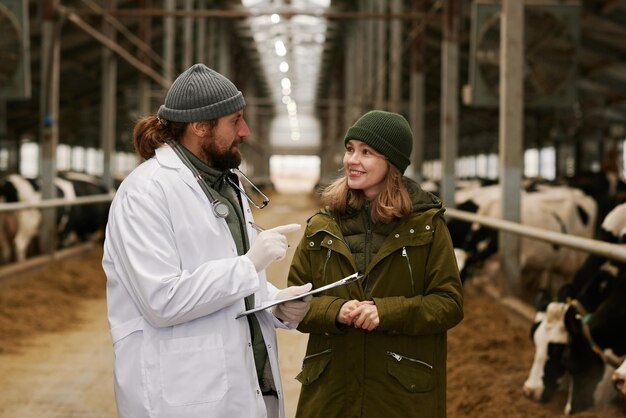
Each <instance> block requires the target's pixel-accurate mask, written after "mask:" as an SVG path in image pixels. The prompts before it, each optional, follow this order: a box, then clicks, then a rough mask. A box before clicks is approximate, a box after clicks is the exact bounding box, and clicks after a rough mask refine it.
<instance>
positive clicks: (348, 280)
mask: <svg viewBox="0 0 626 418" xmlns="http://www.w3.org/2000/svg"><path fill="white" fill-rule="evenodd" d="M361 277H363V275H362V274H361V275H360V274H359V273H358V272H357V273H354V274H351V275H349V276H346V277H344V278H343V279H339V280H337V281H336V282H332V283H330V284H327V285H326V286H322V287H318V288H317V289H313V290H310V291H308V292H306V293H302V294H300V295H297V296H292V297H290V298H287V299H280V300H271V301H267V302H265V303H263V304H261V305H260V306H257V307H256V308H253V309H248V310H247V311H243V312H240V313H239V314H237V316H236V317H235V319H238V318H241V317H242V316H246V315H250V314H251V313H255V312H258V311H263V310H265V309H267V308H270V307H272V306H274V305H278V304H281V303H284V302H289V301H290V300H297V299H302V298H303V297H305V296H309V295H315V294H316V293H320V292H323V291H325V290H328V289H332V288H334V287H338V286H343V285H345V284H348V283H352V282H354V281H357V280H359V279H360V278H361Z"/></svg>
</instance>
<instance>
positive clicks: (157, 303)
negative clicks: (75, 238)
mask: <svg viewBox="0 0 626 418" xmlns="http://www.w3.org/2000/svg"><path fill="white" fill-rule="evenodd" d="M242 202H243V212H244V215H245V217H246V225H247V226H248V236H249V237H250V240H251V241H253V240H254V238H255V237H256V232H255V231H254V230H252V229H251V228H250V227H249V224H248V222H247V221H249V220H252V214H251V212H250V208H249V206H248V203H247V201H246V200H245V199H242ZM102 264H103V267H104V271H105V273H106V276H107V305H108V317H109V325H110V327H111V337H112V341H113V351H114V355H115V361H114V385H115V398H116V402H117V408H118V414H119V416H120V417H128V418H143V417H150V418H161V417H184V418H194V417H202V418H207V417H220V418H225V417H246V418H256V417H266V409H265V404H264V401H263V396H262V394H261V392H260V389H259V384H258V381H257V376H256V370H255V365H254V356H253V352H252V346H251V337H250V329H249V326H248V320H247V319H246V318H245V317H243V318H240V319H235V316H236V315H237V313H239V312H241V311H243V310H244V297H245V296H248V295H250V294H251V293H255V301H256V304H257V305H258V304H259V303H260V302H262V301H264V300H268V299H271V298H273V297H274V296H275V294H276V292H277V291H278V289H276V287H274V286H273V285H272V284H270V283H268V282H267V281H266V277H265V273H264V272H262V273H258V274H257V272H256V270H255V268H254V265H253V264H252V262H251V261H250V260H249V259H248V258H247V257H245V256H237V249H236V245H235V242H234V241H233V239H232V236H231V234H230V231H229V229H228V226H227V224H226V221H225V220H224V219H222V218H216V217H215V216H214V214H213V212H212V211H211V209H210V205H209V201H208V199H207V197H206V196H205V194H204V193H203V191H202V189H201V188H200V186H199V184H198V182H197V181H196V180H195V178H194V177H193V175H192V173H191V171H190V170H189V169H188V168H187V167H186V166H184V165H183V163H182V162H181V161H180V159H179V158H178V156H177V155H176V154H175V153H174V151H173V150H172V149H171V148H169V147H167V146H164V147H161V148H159V149H157V151H156V157H154V158H151V159H150V160H148V161H146V162H144V163H143V164H141V165H140V166H139V167H138V168H137V169H135V170H134V171H133V172H132V173H131V174H130V175H129V176H128V177H127V178H126V179H125V180H124V182H123V183H122V185H121V186H120V188H119V190H118V192H117V194H116V196H115V199H114V200H113V203H112V205H111V210H110V214H109V222H108V225H107V230H106V238H105V242H104V258H103V263H102ZM257 317H258V319H259V323H260V325H261V329H262V332H263V337H264V338H265V343H266V346H267V352H268V358H269V362H270V364H271V367H272V372H273V376H274V382H275V384H276V389H277V391H278V394H279V411H280V414H279V416H280V418H283V417H284V407H283V391H282V386H281V381H280V375H279V372H278V358H277V352H276V334H275V330H274V328H275V327H284V325H282V323H281V322H280V321H278V320H277V319H276V318H275V317H274V316H273V315H272V314H271V313H270V312H268V311H262V312H260V313H258V314H257Z"/></svg>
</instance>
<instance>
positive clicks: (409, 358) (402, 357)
mask: <svg viewBox="0 0 626 418" xmlns="http://www.w3.org/2000/svg"><path fill="white" fill-rule="evenodd" d="M320 354H321V353H320ZM387 354H389V355H390V356H391V357H393V358H394V359H395V360H396V361H398V362H400V361H402V360H408V361H411V362H413V363H418V364H421V365H423V366H426V367H428V368H429V369H432V368H433V366H431V365H430V364H428V363H426V362H424V361H421V360H416V359H414V358H411V357H406V356H403V355H402V354H398V353H394V352H393V351H387Z"/></svg>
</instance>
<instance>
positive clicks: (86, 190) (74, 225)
mask: <svg viewBox="0 0 626 418" xmlns="http://www.w3.org/2000/svg"><path fill="white" fill-rule="evenodd" d="M59 179H60V180H62V181H65V182H67V183H68V184H69V185H71V189H69V193H67V194H64V195H63V196H64V197H65V198H66V199H67V200H68V201H71V200H72V199H74V198H76V197H81V196H94V195H100V194H108V193H110V192H112V191H110V190H108V189H107V188H106V187H105V186H104V185H103V184H102V182H101V181H100V180H99V179H98V178H96V177H94V176H90V175H86V174H82V173H75V172H64V173H59ZM66 188H69V187H66ZM72 189H73V190H72ZM110 205H111V204H110V202H101V203H90V204H85V205H72V206H70V207H69V208H70V210H69V215H68V219H67V222H66V224H65V225H64V227H63V229H62V230H60V232H59V239H58V241H59V245H61V246H66V245H68V244H70V243H71V242H72V241H76V240H77V241H79V242H85V241H87V240H89V239H91V238H92V237H93V236H94V234H97V233H99V232H101V231H103V229H104V226H105V225H106V222H107V218H108V215H109V207H110Z"/></svg>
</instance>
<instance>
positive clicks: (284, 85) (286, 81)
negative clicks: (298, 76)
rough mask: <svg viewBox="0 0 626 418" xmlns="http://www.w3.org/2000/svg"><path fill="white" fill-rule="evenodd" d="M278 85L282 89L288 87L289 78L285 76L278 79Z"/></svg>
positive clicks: (289, 85)
mask: <svg viewBox="0 0 626 418" xmlns="http://www.w3.org/2000/svg"><path fill="white" fill-rule="evenodd" d="M280 85H281V86H282V87H283V88H284V89H290V88H291V80H289V79H288V78H287V77H285V78H283V79H282V80H280Z"/></svg>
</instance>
